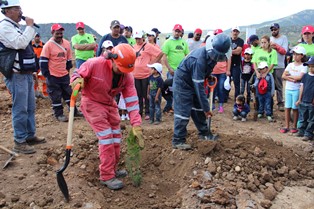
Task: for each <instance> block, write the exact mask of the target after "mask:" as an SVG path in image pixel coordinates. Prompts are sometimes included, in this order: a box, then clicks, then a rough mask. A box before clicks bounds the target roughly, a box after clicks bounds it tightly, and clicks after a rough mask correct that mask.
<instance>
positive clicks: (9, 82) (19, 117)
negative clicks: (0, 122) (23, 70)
mask: <svg viewBox="0 0 314 209" xmlns="http://www.w3.org/2000/svg"><path fill="white" fill-rule="evenodd" d="M5 84H6V86H7V88H8V89H9V91H10V92H11V94H12V126H13V131H14V133H13V135H14V140H15V141H16V142H18V143H23V142H25V140H26V139H27V138H30V137H33V136H34V135H35V132H36V122H35V109H36V106H35V92H34V81H33V75H32V74H17V73H13V75H12V77H11V78H10V79H5Z"/></svg>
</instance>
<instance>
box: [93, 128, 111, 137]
mask: <svg viewBox="0 0 314 209" xmlns="http://www.w3.org/2000/svg"><path fill="white" fill-rule="evenodd" d="M111 133H112V131H111V128H108V129H106V130H103V131H99V132H97V133H96V136H107V135H109V134H111Z"/></svg>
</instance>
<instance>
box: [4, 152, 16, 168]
mask: <svg viewBox="0 0 314 209" xmlns="http://www.w3.org/2000/svg"><path fill="white" fill-rule="evenodd" d="M13 158H14V155H11V157H10V158H9V159H8V160H7V161H6V162H5V164H4V166H3V167H2V169H5V168H6V167H7V166H8V165H9V163H10V162H11V161H12V159H13Z"/></svg>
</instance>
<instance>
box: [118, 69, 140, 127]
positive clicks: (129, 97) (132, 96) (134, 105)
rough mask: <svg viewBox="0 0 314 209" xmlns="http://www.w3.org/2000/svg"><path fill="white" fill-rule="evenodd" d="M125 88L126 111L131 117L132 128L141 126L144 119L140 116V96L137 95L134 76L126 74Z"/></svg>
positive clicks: (123, 93) (123, 92)
mask: <svg viewBox="0 0 314 209" xmlns="http://www.w3.org/2000/svg"><path fill="white" fill-rule="evenodd" d="M125 82H126V83H125V84H126V85H125V88H124V89H123V90H122V95H123V98H124V100H125V105H126V109H127V111H128V114H129V116H130V122H131V125H132V126H140V125H141V124H142V118H141V116H140V114H139V103H138V96H137V93H136V89H135V85H134V78H133V75H132V74H130V73H129V74H125Z"/></svg>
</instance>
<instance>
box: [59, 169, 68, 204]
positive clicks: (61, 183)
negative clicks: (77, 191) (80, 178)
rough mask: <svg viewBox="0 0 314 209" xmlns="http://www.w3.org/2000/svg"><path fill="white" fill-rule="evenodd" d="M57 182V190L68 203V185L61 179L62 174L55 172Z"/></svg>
mask: <svg viewBox="0 0 314 209" xmlns="http://www.w3.org/2000/svg"><path fill="white" fill-rule="evenodd" d="M57 182H58V185H59V188H60V190H61V192H62V194H63V196H64V198H65V199H66V201H67V202H69V199H70V196H69V189H68V185H67V183H66V181H65V179H64V177H63V174H62V172H58V171H57Z"/></svg>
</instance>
